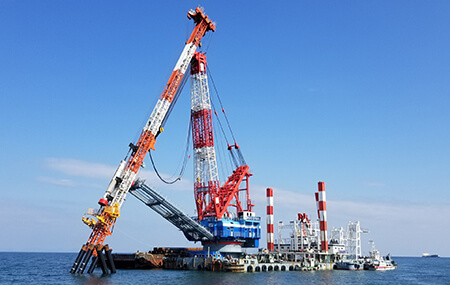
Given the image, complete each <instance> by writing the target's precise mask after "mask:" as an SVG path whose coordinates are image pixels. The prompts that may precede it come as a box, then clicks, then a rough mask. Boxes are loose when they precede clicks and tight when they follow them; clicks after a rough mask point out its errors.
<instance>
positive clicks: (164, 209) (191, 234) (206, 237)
mask: <svg viewBox="0 0 450 285" xmlns="http://www.w3.org/2000/svg"><path fill="white" fill-rule="evenodd" d="M144 182H145V181H144V180H140V179H138V180H136V182H135V184H134V186H133V187H131V189H130V193H131V194H132V195H133V196H134V197H136V198H138V199H139V200H141V201H142V202H143V203H144V204H146V205H147V206H148V207H150V208H152V209H153V210H154V211H155V212H157V213H158V214H160V215H161V216H162V217H163V218H164V219H166V220H168V221H169V222H171V223H172V224H173V225H174V226H176V227H177V228H179V229H180V230H181V231H182V232H183V233H184V235H185V236H186V238H187V239H188V240H189V241H213V240H214V236H213V234H212V233H211V232H210V231H209V230H208V229H206V228H205V227H203V226H202V225H201V224H200V223H199V222H197V221H196V220H194V219H192V218H191V217H189V216H188V215H187V214H185V213H183V212H182V211H180V210H179V209H178V208H177V207H175V206H174V205H172V204H171V203H170V202H169V201H167V200H166V199H165V198H164V197H162V196H161V195H160V194H159V193H158V192H156V191H155V190H153V189H151V188H150V187H149V186H147V185H145V184H144Z"/></svg>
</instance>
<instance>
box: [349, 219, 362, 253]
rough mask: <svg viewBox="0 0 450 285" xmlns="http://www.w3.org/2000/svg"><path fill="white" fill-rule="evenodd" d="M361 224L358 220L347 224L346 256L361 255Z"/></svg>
mask: <svg viewBox="0 0 450 285" xmlns="http://www.w3.org/2000/svg"><path fill="white" fill-rule="evenodd" d="M362 232H363V231H362V230H361V226H360V224H359V222H358V221H357V222H355V223H353V222H349V223H348V225H347V238H346V241H347V244H346V247H347V253H348V258H350V259H356V258H359V257H361V233H362Z"/></svg>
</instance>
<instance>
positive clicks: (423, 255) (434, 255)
mask: <svg viewBox="0 0 450 285" xmlns="http://www.w3.org/2000/svg"><path fill="white" fill-rule="evenodd" d="M422 257H439V255H437V254H429V253H428V252H424V253H423V254H422Z"/></svg>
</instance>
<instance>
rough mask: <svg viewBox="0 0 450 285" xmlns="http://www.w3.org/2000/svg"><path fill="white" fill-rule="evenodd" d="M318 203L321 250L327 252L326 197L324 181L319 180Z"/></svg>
mask: <svg viewBox="0 0 450 285" xmlns="http://www.w3.org/2000/svg"><path fill="white" fill-rule="evenodd" d="M318 184H319V192H318V204H319V208H318V210H319V223H320V245H321V248H322V252H327V253H328V239H327V234H328V231H327V197H326V195H325V182H319V183H318Z"/></svg>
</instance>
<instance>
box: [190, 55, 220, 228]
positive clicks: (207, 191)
mask: <svg viewBox="0 0 450 285" xmlns="http://www.w3.org/2000/svg"><path fill="white" fill-rule="evenodd" d="M191 122H192V141H193V144H194V193H195V194H194V195H195V201H196V205H197V213H198V218H199V220H202V219H203V217H204V214H205V213H211V212H214V213H216V212H217V211H216V207H217V206H218V205H217V204H218V201H216V200H217V199H216V198H217V195H218V191H219V188H220V184H219V174H218V170H217V162H216V151H215V148H214V136H213V125H212V114H211V99H210V96H209V88H208V77H207V75H206V55H205V54H202V53H199V52H196V53H195V54H194V57H193V59H192V61H191Z"/></svg>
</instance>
